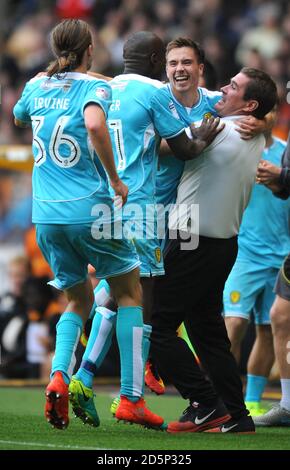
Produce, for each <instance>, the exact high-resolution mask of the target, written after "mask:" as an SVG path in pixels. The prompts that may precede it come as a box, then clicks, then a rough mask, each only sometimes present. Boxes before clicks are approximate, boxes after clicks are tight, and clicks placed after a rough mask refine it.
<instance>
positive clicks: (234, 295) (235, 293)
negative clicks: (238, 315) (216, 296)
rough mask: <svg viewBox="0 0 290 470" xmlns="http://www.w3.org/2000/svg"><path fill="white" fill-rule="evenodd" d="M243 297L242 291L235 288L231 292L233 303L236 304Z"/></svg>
mask: <svg viewBox="0 0 290 470" xmlns="http://www.w3.org/2000/svg"><path fill="white" fill-rule="evenodd" d="M240 298H241V293H240V292H239V291H237V290H233V291H232V292H231V294H230V299H231V302H232V304H236V303H237V302H238V301H239V300H240Z"/></svg>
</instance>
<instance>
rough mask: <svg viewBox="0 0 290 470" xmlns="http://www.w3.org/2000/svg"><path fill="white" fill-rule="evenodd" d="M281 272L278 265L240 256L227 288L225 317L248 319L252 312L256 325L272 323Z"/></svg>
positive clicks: (225, 292)
mask: <svg viewBox="0 0 290 470" xmlns="http://www.w3.org/2000/svg"><path fill="white" fill-rule="evenodd" d="M278 272H279V269H278V268H269V267H267V266H265V265H262V264H258V263H251V262H250V261H248V260H245V259H240V258H237V260H236V262H235V264H234V266H233V269H232V271H231V273H230V275H229V277H228V279H227V282H226V284H225V288H224V296H223V298H224V316H225V317H240V318H245V319H246V320H249V317H250V314H251V312H253V314H254V317H255V324H256V325H269V324H270V315H269V313H270V309H271V307H272V304H273V302H274V299H275V293H274V292H273V288H274V285H275V280H276V277H277V274H278Z"/></svg>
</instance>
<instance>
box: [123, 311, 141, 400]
mask: <svg viewBox="0 0 290 470" xmlns="http://www.w3.org/2000/svg"><path fill="white" fill-rule="evenodd" d="M117 341H118V345H119V350H120V360H121V391H120V393H121V395H124V396H126V397H127V398H129V400H131V401H133V402H136V401H138V400H139V398H140V397H141V396H142V389H143V382H144V364H143V319H142V307H119V308H118V315H117Z"/></svg>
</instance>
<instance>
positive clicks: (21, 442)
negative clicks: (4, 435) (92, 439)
mask: <svg viewBox="0 0 290 470" xmlns="http://www.w3.org/2000/svg"><path fill="white" fill-rule="evenodd" d="M0 444H15V445H19V446H28V447H33V446H35V447H52V448H60V449H80V450H81V449H83V450H113V449H108V448H107V447H106V448H105V447H85V446H74V445H58V444H48V443H41V442H25V441H7V440H2V439H0Z"/></svg>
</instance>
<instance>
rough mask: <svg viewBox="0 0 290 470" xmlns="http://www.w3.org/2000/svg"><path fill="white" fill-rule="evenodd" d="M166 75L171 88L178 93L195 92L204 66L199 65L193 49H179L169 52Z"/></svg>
mask: <svg viewBox="0 0 290 470" xmlns="http://www.w3.org/2000/svg"><path fill="white" fill-rule="evenodd" d="M166 59H167V60H166V73H167V77H168V80H169V82H170V85H171V87H172V88H173V89H174V90H175V91H177V92H178V93H181V94H182V93H187V92H188V91H190V90H192V91H193V92H195V91H196V90H197V87H198V81H199V77H200V76H201V75H202V72H203V64H199V63H198V60H197V56H196V53H195V51H194V50H193V49H192V48H191V47H177V48H174V49H171V51H169V52H168V54H167V58H166Z"/></svg>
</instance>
